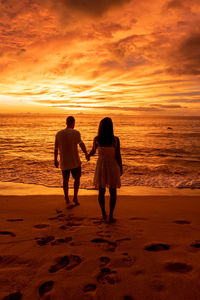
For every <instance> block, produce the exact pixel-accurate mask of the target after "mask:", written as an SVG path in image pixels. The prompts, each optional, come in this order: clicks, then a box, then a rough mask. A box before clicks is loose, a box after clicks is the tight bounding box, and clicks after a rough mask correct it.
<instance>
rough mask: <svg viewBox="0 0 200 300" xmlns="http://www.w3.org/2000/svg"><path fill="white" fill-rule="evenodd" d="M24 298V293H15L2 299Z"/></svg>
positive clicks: (18, 299) (14, 299)
mask: <svg viewBox="0 0 200 300" xmlns="http://www.w3.org/2000/svg"><path fill="white" fill-rule="evenodd" d="M22 297H23V295H22V293H20V292H15V293H11V294H9V295H8V296H5V297H4V298H2V300H21V299H22Z"/></svg>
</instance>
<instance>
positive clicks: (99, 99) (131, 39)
mask: <svg viewBox="0 0 200 300" xmlns="http://www.w3.org/2000/svg"><path fill="white" fill-rule="evenodd" d="M199 24H200V2H199V0H185V1H183V0H170V1H169V0H153V1H148V0H141V1H136V0H102V1H94V0H84V1H83V0H57V1H54V0H44V1H39V0H22V1H13V0H0V98H1V100H0V101H1V102H0V106H1V103H2V104H3V107H5V103H6V101H8V100H7V98H6V97H9V99H10V100H9V101H11V102H12V99H13V101H14V102H15V103H16V101H17V99H18V100H19V106H20V103H21V102H20V101H21V100H22V99H23V101H25V102H26V103H27V106H28V104H30V105H32V106H33V105H35V107H36V109H37V107H38V110H39V109H40V108H41V107H42V106H43V107H46V108H47V109H48V111H50V110H51V108H52V106H53V107H55V106H56V107H59V108H60V110H61V111H62V110H63V109H64V107H66V106H67V105H70V106H71V107H72V108H73V107H74V108H77V109H80V110H81V109H82V108H84V109H87V108H88V109H90V110H91V109H92V108H93V109H98V110H99V109H102V107H103V106H104V107H105V109H109V108H110V109H111V108H112V109H111V110H112V111H114V110H116V111H119V110H123V111H127V113H128V112H129V111H130V113H131V112H133V113H134V112H135V113H140V112H144V111H146V112H148V111H149V112H154V113H162V112H163V113H165V112H168V111H170V112H171V111H174V113H178V112H180V113H182V112H183V113H184V114H187V113H188V114H190V113H191V114H193V112H194V111H195V113H196V112H197V111H199V113H200V106H199V102H198V99H199V97H200V84H199V80H200V25H199ZM3 97H4V98H3ZM3 99H5V100H3ZM4 101H5V102H4ZM169 103H170V104H169ZM171 103H172V105H171ZM182 103H183V104H184V103H187V107H185V105H182ZM10 107H12V105H10Z"/></svg>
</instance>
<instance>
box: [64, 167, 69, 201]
mask: <svg viewBox="0 0 200 300" xmlns="http://www.w3.org/2000/svg"><path fill="white" fill-rule="evenodd" d="M62 174H63V190H64V195H65V201H66V203H67V205H68V204H69V203H70V202H69V195H68V190H69V173H68V172H67V171H62Z"/></svg>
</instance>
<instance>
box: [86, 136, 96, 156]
mask: <svg viewBox="0 0 200 300" xmlns="http://www.w3.org/2000/svg"><path fill="white" fill-rule="evenodd" d="M97 147H98V144H97V137H95V138H94V141H93V147H92V150H91V151H90V153H89V154H88V159H90V156H93V155H94V154H95V153H96V150H97Z"/></svg>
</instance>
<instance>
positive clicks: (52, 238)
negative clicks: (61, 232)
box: [35, 235, 55, 246]
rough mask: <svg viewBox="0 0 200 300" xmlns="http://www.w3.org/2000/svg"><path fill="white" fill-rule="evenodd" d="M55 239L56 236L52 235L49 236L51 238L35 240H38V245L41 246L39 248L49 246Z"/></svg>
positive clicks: (37, 238)
mask: <svg viewBox="0 0 200 300" xmlns="http://www.w3.org/2000/svg"><path fill="white" fill-rule="evenodd" d="M54 239H55V237H54V236H52V235H49V236H46V237H41V238H39V237H36V238H35V240H36V243H37V244H38V245H39V246H45V245H47V244H49V243H50V242H51V241H53V240H54Z"/></svg>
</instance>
